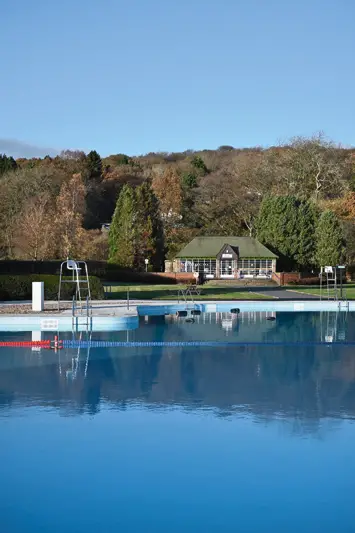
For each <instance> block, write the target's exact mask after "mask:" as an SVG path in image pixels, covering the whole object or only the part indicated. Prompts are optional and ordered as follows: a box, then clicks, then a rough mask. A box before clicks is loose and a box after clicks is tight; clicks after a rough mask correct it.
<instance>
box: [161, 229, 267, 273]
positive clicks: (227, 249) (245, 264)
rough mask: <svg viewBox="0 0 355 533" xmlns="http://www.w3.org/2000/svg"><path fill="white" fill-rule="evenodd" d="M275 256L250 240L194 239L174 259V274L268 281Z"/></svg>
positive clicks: (225, 238) (257, 242)
mask: <svg viewBox="0 0 355 533" xmlns="http://www.w3.org/2000/svg"><path fill="white" fill-rule="evenodd" d="M276 259H277V256H276V255H275V254H274V253H273V252H271V251H270V250H269V249H268V248H266V246H264V245H263V244H261V243H260V242H259V241H257V240H256V239H252V238H251V237H196V238H195V239H193V240H192V241H191V242H190V243H189V244H188V245H187V246H185V248H183V249H182V250H181V252H179V253H178V254H177V255H176V258H175V259H174V261H173V262H172V265H170V269H171V270H173V272H199V273H200V274H201V275H203V276H204V277H205V278H207V279H212V278H217V279H224V278H225V279H229V278H230V279H242V278H264V279H265V278H266V279H267V278H271V276H272V272H275V271H276Z"/></svg>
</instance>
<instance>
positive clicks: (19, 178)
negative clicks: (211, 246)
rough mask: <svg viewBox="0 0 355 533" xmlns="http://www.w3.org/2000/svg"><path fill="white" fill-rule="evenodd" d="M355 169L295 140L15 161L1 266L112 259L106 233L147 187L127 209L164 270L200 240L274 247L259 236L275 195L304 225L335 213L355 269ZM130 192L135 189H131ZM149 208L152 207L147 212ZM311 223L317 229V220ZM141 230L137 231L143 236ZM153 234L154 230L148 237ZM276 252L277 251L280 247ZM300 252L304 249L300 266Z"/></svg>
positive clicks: (314, 142) (347, 153) (7, 171)
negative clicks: (247, 240) (8, 261)
mask: <svg viewBox="0 0 355 533" xmlns="http://www.w3.org/2000/svg"><path fill="white" fill-rule="evenodd" d="M354 162H355V149H345V148H342V147H339V146H336V145H335V144H334V143H332V142H330V141H328V140H326V139H325V138H324V137H322V136H321V135H319V136H316V137H313V138H310V139H305V138H296V139H292V140H290V141H289V142H288V143H287V144H285V145H282V146H276V147H272V148H268V149H262V148H259V147H255V148H246V149H236V148H233V147H231V146H221V147H219V148H218V149H217V150H203V151H199V152H194V151H192V150H187V151H186V152H183V153H150V154H146V155H142V156H137V157H128V156H127V155H125V154H116V155H111V156H109V157H106V158H103V159H101V158H100V156H99V154H97V152H95V151H92V152H90V153H89V154H87V155H86V154H84V153H83V152H79V151H69V150H68V151H64V152H62V154H61V155H60V156H58V157H55V158H51V157H48V156H47V157H45V158H43V159H18V160H16V161H15V160H13V159H12V158H11V157H7V156H6V155H2V156H0V179H1V197H0V251H1V257H2V258H26V259H35V260H42V259H52V258H53V259H56V258H63V257H66V256H67V255H71V256H73V257H80V258H86V259H108V258H109V255H110V254H111V257H113V256H114V252H112V237H110V240H111V245H110V246H111V252H110V254H109V249H108V246H109V245H108V240H109V239H108V232H105V231H102V230H101V226H102V224H103V223H110V222H111V219H112V216H113V214H114V212H115V208H116V203H117V200H118V198H119V196H120V193H121V191H122V190H124V191H125V192H124V194H125V195H127V194H128V195H131V196H132V194H133V192H132V193H131V192H127V190H128V189H131V188H132V191H133V190H136V189H137V188H139V189H137V194H136V193H134V194H133V196H134V198H136V199H139V201H138V200H137V201H136V202H133V203H131V204H129V205H128V204H127V198H128V197H126V198H125V202H126V203H122V202H123V197H121V200H120V201H121V204H122V205H125V208H124V209H127V210H128V211H127V213H128V212H131V215H130V216H131V217H132V218H131V219H130V220H131V223H132V224H133V229H132V228H131V229H130V230H129V231H133V233H132V239H133V240H134V239H136V244H135V247H136V248H135V249H137V250H138V249H140V248H142V246H140V243H141V241H140V240H139V239H143V240H144V243H145V244H144V246H145V249H146V250H147V253H148V252H149V253H150V254H151V255H152V257H153V256H154V261H153V262H154V265H155V266H156V267H157V265H158V264H159V265H162V264H163V259H164V257H168V258H169V257H173V256H174V254H175V253H176V251H178V250H179V249H180V248H181V247H182V246H183V245H184V244H185V243H187V242H188V241H189V240H191V238H192V237H194V236H195V235H197V234H202V235H256V236H258V237H259V238H261V237H260V235H262V240H263V241H264V242H265V243H266V244H270V242H269V241H270V239H271V237H270V239H269V236H268V235H267V234H266V235H265V232H264V231H261V227H260V220H261V219H260V217H259V210H260V206H261V203H262V201H263V200H265V199H266V198H269V197H270V196H282V197H292V198H294V199H295V200H296V203H294V204H293V205H295V206H296V207H295V208H296V209H299V213H300V216H301V217H304V216H305V215H304V214H305V213H306V212H308V211H309V208H308V207H307V206H306V204H305V201H306V203H307V205H308V204H309V205H311V210H312V212H313V208H314V210H315V211H314V212H317V213H318V215H317V216H320V214H321V213H322V212H323V211H331V212H332V213H334V214H335V215H336V217H338V219H339V220H340V227H341V231H342V238H343V239H345V244H346V248H345V253H346V258H345V259H346V261H347V262H348V263H353V262H354V260H355V231H354V230H355V225H354V222H355V172H354V171H355V165H354ZM143 184H146V185H144V186H145V187H146V188H145V189H144V188H142V187H141V186H142V185H143ZM125 185H127V186H128V187H125V189H123V188H124V186H125ZM147 187H148V188H147ZM133 196H132V198H133ZM153 197H154V198H155V200H157V202H156V208H155V207H152V206H153V204H154V201H153ZM147 202H148V203H147ZM152 202H153V203H152ZM297 202H300V203H297ZM148 204H149V206H150V207H149V208H148V207H144V206H148ZM138 205H139V208H138V207H137V206H138ZM154 205H155V204H154ZM270 205H271V204H270ZM285 205H286V204H285ZM289 205H290V204H288V208H289ZM120 210H121V208H119V207H118V209H117V210H116V215H115V217H116V222H117V223H116V229H115V232H116V234H115V235H116V238H117V239H118V240H119V239H121V241H120V242H125V238H126V237H127V235H128V237H129V234H126V237H124V236H122V235H120V231H121V230H120V228H121V227H122V216H121V218H120V213H118V211H120ZM129 210H131V211H129ZM147 210H150V211H149V213H148V211H147ZM127 216H128V215H127ZM127 216H126V220H128V219H127ZM263 216H265V212H264V215H263ZM158 219H159V220H158ZM309 220H311V219H309ZM278 224H280V223H278ZM309 224H310V226H311V227H312V222H311V221H310V222H309ZM126 225H127V224H126ZM154 225H155V226H154ZM138 226H139V232H137V231H136V230H135V228H138ZM154 227H156V234H154V235H153V234H152V233H151V231H153V230H154ZM145 228H148V230H146V231H143V230H144V229H145ZM149 228H153V229H149ZM280 230H281V232H282V228H280ZM314 230H315V228H314ZM127 231H128V230H127ZM258 231H259V235H258ZM297 231H298V230H297ZM309 231H311V229H310V228H309V227H308V228H304V233H307V232H309ZM149 232H150V233H149ZM138 233H139V235H138ZM158 233H159V235H158ZM273 238H274V237H273ZM291 238H292V236H291ZM295 238H296V236H295ZM154 239H155V240H154ZM274 240H275V239H274ZM153 241H154V242H155V241H156V242H158V241H159V250H158V251H157V250H156V249H154V250H153V248H152V247H154V246H155V245H154V244H152V242H153ZM163 242H164V245H163ZM117 243H118V241H117ZM271 244H272V243H271ZM157 246H158V245H157ZM272 247H273V248H274V249H275V250H276V251H277V248H278V242H277V240H276V241H275V242H274V243H273V245H272ZM113 248H114V249H115V250H116V252H115V253H116V254H118V255H117V257H118V256H119V255H120V253H121V251H122V246H121V250H120V249H118V248H119V245H118V244H117V246H116V248H115V245H114V244H113ZM281 248H282V246H281ZM117 250H118V251H117ZM158 252H159V254H160V255H159V258H158V257H157V253H158ZM130 253H131V255H132V253H133V252H132V250H131V251H130ZM137 253H138V252H137ZM295 253H296V252H295ZM300 253H301V252H300V251H299V249H298V251H297V254H298V256H297V257H299V254H300ZM302 253H303V252H302ZM112 254H113V256H112ZM132 257H133V256H132ZM112 260H114V259H112ZM124 261H125V260H124ZM124 261H123V262H124ZM312 261H313V262H314V263H315V262H316V260H315V259H314V260H313V259H312V260H311V262H312ZM129 264H132V266H133V267H135V268H142V260H141V259H139V258H138V259H137V258H136V259H134V258H133V259H132V261H131V263H129Z"/></svg>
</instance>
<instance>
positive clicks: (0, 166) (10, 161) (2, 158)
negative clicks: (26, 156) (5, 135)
mask: <svg viewBox="0 0 355 533" xmlns="http://www.w3.org/2000/svg"><path fill="white" fill-rule="evenodd" d="M16 168H17V163H16V161H15V160H14V158H13V157H11V156H9V157H8V156H7V155H5V154H0V176H2V174H5V173H6V172H9V171H10V170H15V169H16Z"/></svg>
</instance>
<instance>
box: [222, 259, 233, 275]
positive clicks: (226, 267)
mask: <svg viewBox="0 0 355 533" xmlns="http://www.w3.org/2000/svg"><path fill="white" fill-rule="evenodd" d="M220 267H221V269H220V276H221V278H234V268H233V259H221V264H220Z"/></svg>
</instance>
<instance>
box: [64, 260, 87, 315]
mask: <svg viewBox="0 0 355 533" xmlns="http://www.w3.org/2000/svg"><path fill="white" fill-rule="evenodd" d="M66 270H68V271H69V272H70V273H71V276H70V279H66V278H65V274H66V272H65V271H66ZM68 277H69V276H68ZM64 283H74V284H75V292H74V295H73V319H74V318H75V317H77V316H78V314H80V315H82V314H83V312H84V311H86V316H87V317H89V315H90V314H91V313H90V311H91V292H90V281H89V272H88V267H87V264H86V262H85V261H74V260H73V259H67V260H66V261H63V263H62V264H61V265H60V273H59V289H58V311H59V310H60V302H61V289H62V284H64Z"/></svg>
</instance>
